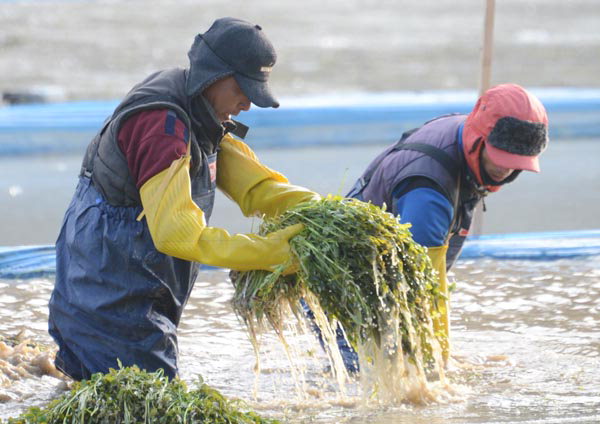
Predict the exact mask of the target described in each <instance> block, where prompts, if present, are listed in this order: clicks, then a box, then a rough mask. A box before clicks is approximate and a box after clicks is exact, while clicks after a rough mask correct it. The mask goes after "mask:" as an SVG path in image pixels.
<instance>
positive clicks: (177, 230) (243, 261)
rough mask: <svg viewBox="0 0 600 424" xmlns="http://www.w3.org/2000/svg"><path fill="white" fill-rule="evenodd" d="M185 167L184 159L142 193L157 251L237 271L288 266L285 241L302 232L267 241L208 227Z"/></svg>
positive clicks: (279, 234) (269, 237) (286, 232)
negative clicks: (193, 197) (195, 201)
mask: <svg viewBox="0 0 600 424" xmlns="http://www.w3.org/2000/svg"><path fill="white" fill-rule="evenodd" d="M189 167H190V157H189V155H188V156H184V157H182V158H180V159H178V160H176V161H174V162H173V163H172V164H171V167H170V168H168V169H165V170H164V171H162V172H160V173H158V174H157V175H155V176H154V177H152V178H151V179H149V180H148V181H147V182H146V183H145V184H144V185H143V186H142V187H141V189H140V196H141V199H142V205H143V208H144V212H143V215H145V217H146V221H147V223H148V228H149V230H150V235H151V236H152V240H153V242H154V245H155V247H156V249H157V250H158V251H160V252H162V253H165V254H167V255H170V256H174V257H177V258H181V259H185V260H188V261H196V262H200V263H203V264H207V265H212V266H218V267H223V268H230V269H234V270H238V271H248V270H253V269H262V270H268V271H271V270H273V269H274V268H275V267H276V266H278V265H280V264H284V263H291V259H290V248H289V244H288V240H289V239H290V238H291V237H293V236H294V235H296V234H298V233H299V232H300V231H302V228H303V227H302V225H301V224H300V225H293V226H290V227H287V228H284V229H283V230H280V231H277V232H273V233H271V234H268V235H266V236H265V237H261V236H258V235H256V234H233V235H231V234H229V233H228V232H227V231H226V230H224V229H221V228H213V227H207V226H206V220H205V217H204V213H203V212H202V210H201V209H200V208H199V207H198V206H197V205H196V204H195V203H194V201H193V200H192V196H191V182H190V178H189ZM141 217H142V214H140V218H141Z"/></svg>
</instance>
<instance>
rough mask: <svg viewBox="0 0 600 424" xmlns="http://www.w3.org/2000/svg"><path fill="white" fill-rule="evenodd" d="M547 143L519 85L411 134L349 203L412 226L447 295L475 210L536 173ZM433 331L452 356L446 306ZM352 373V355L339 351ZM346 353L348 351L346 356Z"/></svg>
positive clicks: (537, 106)
mask: <svg viewBox="0 0 600 424" xmlns="http://www.w3.org/2000/svg"><path fill="white" fill-rule="evenodd" d="M547 144H548V117H547V115H546V111H545V109H544V106H543V105H542V104H541V103H540V101H539V100H538V99H537V98H536V97H535V96H533V95H532V94H531V93H529V92H527V91H526V90H525V89H524V88H522V87H520V86H518V85H515V84H503V85H499V86H496V87H494V88H491V89H490V90H488V91H486V92H485V93H484V94H483V95H482V96H481V98H479V100H478V101H477V104H476V105H475V107H474V109H473V110H472V112H471V113H470V114H469V115H468V116H465V115H459V114H455V115H446V116H442V117H439V118H436V119H433V120H431V121H429V122H427V123H425V124H424V125H423V126H422V127H420V128H416V129H413V130H411V131H408V132H406V133H404V134H403V135H402V138H401V139H400V141H398V142H397V143H396V144H394V145H393V146H390V147H389V148H387V149H386V150H385V151H383V152H382V153H381V154H380V155H379V156H377V157H376V158H375V160H373V162H371V164H370V165H369V166H368V167H367V170H366V171H365V172H364V174H363V175H362V176H361V178H359V180H358V181H357V182H356V184H355V185H354V187H353V188H352V190H351V191H350V193H349V194H348V197H355V198H358V199H360V200H363V201H370V202H372V203H373V204H376V205H379V206H382V207H386V208H387V209H388V210H389V211H391V212H392V213H394V214H395V215H398V217H399V219H400V221H401V222H403V223H410V224H411V225H412V226H411V232H412V234H413V238H414V240H415V241H416V242H418V243H420V244H422V245H424V246H426V247H427V248H428V254H429V256H430V258H431V260H432V263H433V266H434V268H435V269H436V270H437V271H438V274H439V284H440V290H441V291H442V292H443V293H444V294H445V295H446V297H447V296H448V288H447V281H446V272H447V271H448V270H449V269H450V267H451V266H452V265H453V264H454V262H455V261H456V259H457V257H458V256H459V254H460V251H461V249H462V245H463V243H464V241H465V238H466V236H467V234H468V232H469V228H470V226H471V220H472V215H473V210H474V209H475V206H476V205H477V203H478V202H479V201H481V200H482V199H483V198H484V197H485V196H486V195H487V194H488V193H490V192H494V191H498V190H499V189H500V187H502V185H504V184H506V183H509V182H511V181H513V180H514V179H515V178H516V177H517V176H518V175H519V173H520V172H521V171H522V170H527V171H533V172H539V171H540V167H539V159H538V157H539V155H540V154H541V153H542V152H543V151H544V149H545V148H546V146H547ZM437 306H438V308H437V311H436V312H439V313H436V314H434V315H435V317H434V325H435V327H436V331H438V332H439V334H441V335H443V336H445V337H441V338H440V339H441V343H442V347H443V350H444V353H445V356H446V357H447V356H448V353H449V344H448V342H449V335H450V324H449V302H448V301H444V302H441V304H439V305H437ZM341 347H342V351H343V353H344V354H345V353H348V352H350V353H349V354H345V355H344V356H345V360H346V365H347V367H348V368H349V369H350V370H352V369H353V368H355V367H356V362H355V355H354V353H353V352H352V351H351V349H350V348H349V347H347V346H341ZM344 351H345V352H344Z"/></svg>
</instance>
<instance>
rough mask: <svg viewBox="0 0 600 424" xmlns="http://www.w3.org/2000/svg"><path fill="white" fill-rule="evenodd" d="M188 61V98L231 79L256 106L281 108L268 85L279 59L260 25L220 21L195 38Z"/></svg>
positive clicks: (231, 20)
mask: <svg viewBox="0 0 600 424" xmlns="http://www.w3.org/2000/svg"><path fill="white" fill-rule="evenodd" d="M188 57H189V59H190V70H189V73H188V78H187V83H186V91H187V94H188V95H189V96H195V95H198V94H200V93H202V91H204V90H205V89H206V88H207V87H208V86H210V85H211V84H213V83H214V82H215V81H218V80H220V79H222V78H225V77H228V76H230V75H232V76H233V77H234V78H235V79H236V81H237V83H238V85H239V86H240V88H241V89H242V91H243V92H244V94H245V95H246V97H248V99H249V100H250V101H251V102H252V103H254V104H255V105H256V106H259V107H273V108H276V107H279V102H278V101H277V100H276V99H275V97H274V96H273V94H272V93H271V90H270V89H269V86H268V84H267V82H268V79H269V75H270V74H271V71H272V69H273V66H274V65H275V62H276V60H277V55H276V54H275V49H274V48H273V45H272V44H271V42H270V41H269V40H268V39H267V37H266V35H265V33H264V32H263V30H262V28H261V27H260V26H259V25H254V24H251V23H249V22H246V21H243V20H241V19H236V18H221V19H217V20H216V21H215V22H214V23H213V24H212V26H211V27H210V28H209V29H208V31H206V32H205V33H204V34H198V35H197V36H196V38H195V39H194V43H193V44H192V47H191V48H190V51H189V52H188Z"/></svg>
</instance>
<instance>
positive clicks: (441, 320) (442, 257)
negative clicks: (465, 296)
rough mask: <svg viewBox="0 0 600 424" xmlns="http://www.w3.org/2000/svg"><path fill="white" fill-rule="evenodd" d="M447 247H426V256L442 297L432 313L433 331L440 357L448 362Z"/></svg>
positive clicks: (448, 300)
mask: <svg viewBox="0 0 600 424" xmlns="http://www.w3.org/2000/svg"><path fill="white" fill-rule="evenodd" d="M447 250H448V246H447V245H445V246H437V247H428V248H427V255H428V256H429V259H431V264H432V265H433V268H434V269H435V270H436V271H437V278H438V283H439V290H440V292H441V294H442V295H443V296H444V298H443V299H441V300H439V301H438V304H437V309H436V310H435V311H433V312H434V313H433V316H434V319H433V329H434V331H435V332H436V334H437V335H438V339H439V340H440V345H441V347H442V356H443V358H444V360H448V357H449V355H450V293H449V291H448V280H447V278H446V251H447Z"/></svg>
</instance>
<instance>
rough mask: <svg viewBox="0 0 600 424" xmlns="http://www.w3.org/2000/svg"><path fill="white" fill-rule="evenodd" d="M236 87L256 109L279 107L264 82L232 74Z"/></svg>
mask: <svg viewBox="0 0 600 424" xmlns="http://www.w3.org/2000/svg"><path fill="white" fill-rule="evenodd" d="M234 77H235V80H236V81H237V83H238V85H239V86H240V88H241V89H242V91H243V92H244V94H245V95H246V97H248V99H249V100H250V101H251V102H252V103H253V104H255V105H256V106H258V107H273V108H277V107H279V102H278V101H277V100H276V99H275V96H273V94H272V93H271V90H270V89H269V86H268V85H267V82H266V81H258V80H255V79H252V78H248V77H245V76H244V75H240V74H239V73H237V72H236V73H235V74H234Z"/></svg>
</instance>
